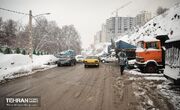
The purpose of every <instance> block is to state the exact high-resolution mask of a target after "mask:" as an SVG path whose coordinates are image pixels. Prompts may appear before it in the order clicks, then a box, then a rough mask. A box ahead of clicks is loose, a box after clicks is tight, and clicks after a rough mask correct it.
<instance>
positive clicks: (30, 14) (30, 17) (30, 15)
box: [28, 10, 33, 62]
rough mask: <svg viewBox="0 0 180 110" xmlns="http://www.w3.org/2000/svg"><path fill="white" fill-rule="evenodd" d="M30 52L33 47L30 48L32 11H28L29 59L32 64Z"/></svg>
mask: <svg viewBox="0 0 180 110" xmlns="http://www.w3.org/2000/svg"><path fill="white" fill-rule="evenodd" d="M32 51H33V46H32V11H31V10H30V11H29V52H28V53H29V57H30V59H31V62H33V58H32Z"/></svg>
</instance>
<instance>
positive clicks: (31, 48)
mask: <svg viewBox="0 0 180 110" xmlns="http://www.w3.org/2000/svg"><path fill="white" fill-rule="evenodd" d="M49 14H50V13H43V14H39V15H36V16H33V15H32V11H31V10H30V11H29V51H28V54H29V57H30V59H31V62H32V63H33V55H32V54H33V43H32V17H34V18H35V17H37V16H42V15H49Z"/></svg>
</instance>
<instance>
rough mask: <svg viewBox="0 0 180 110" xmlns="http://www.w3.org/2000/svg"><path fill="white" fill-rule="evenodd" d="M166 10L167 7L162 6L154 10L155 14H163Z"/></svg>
mask: <svg viewBox="0 0 180 110" xmlns="http://www.w3.org/2000/svg"><path fill="white" fill-rule="evenodd" d="M167 10H168V8H163V7H161V6H159V7H158V9H157V10H156V14H157V15H160V14H163V13H164V12H166V11H167Z"/></svg>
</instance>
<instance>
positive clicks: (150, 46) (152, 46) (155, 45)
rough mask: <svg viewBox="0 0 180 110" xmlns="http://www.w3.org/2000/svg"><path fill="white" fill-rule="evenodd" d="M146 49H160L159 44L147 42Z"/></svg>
mask: <svg viewBox="0 0 180 110" xmlns="http://www.w3.org/2000/svg"><path fill="white" fill-rule="evenodd" d="M146 48H147V49H158V43H157V42H146Z"/></svg>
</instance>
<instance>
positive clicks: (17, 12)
mask: <svg viewBox="0 0 180 110" xmlns="http://www.w3.org/2000/svg"><path fill="white" fill-rule="evenodd" d="M0 10H4V11H9V12H12V13H16V14H22V15H29V14H28V13H23V12H19V11H14V10H9V9H5V8H1V7H0Z"/></svg>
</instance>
